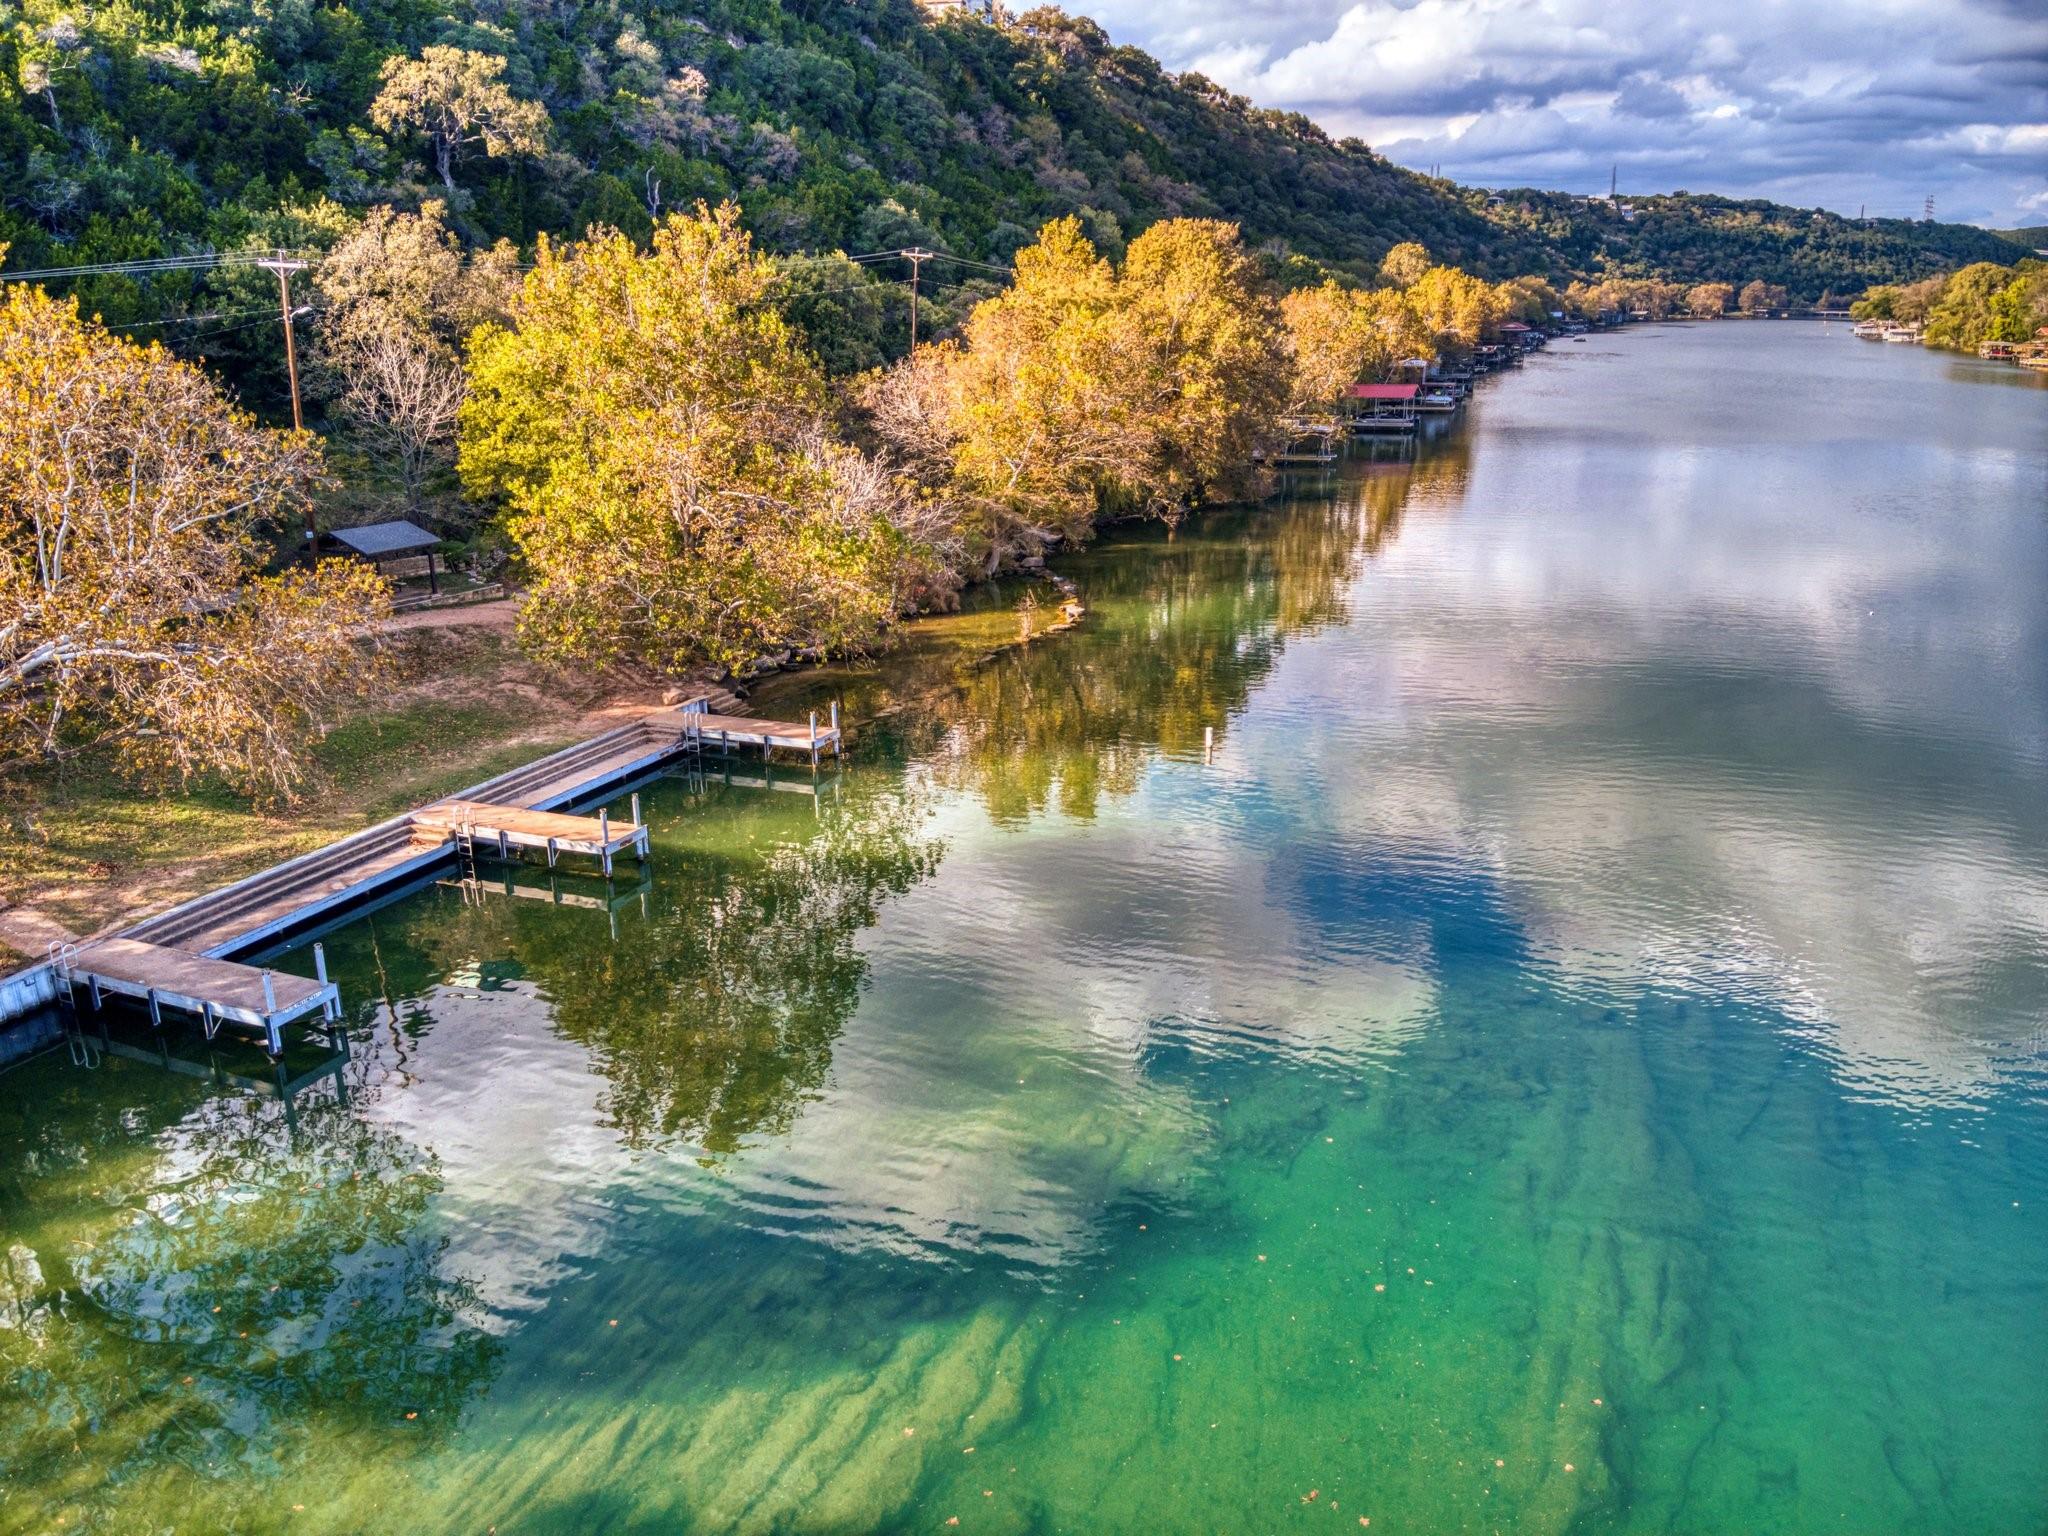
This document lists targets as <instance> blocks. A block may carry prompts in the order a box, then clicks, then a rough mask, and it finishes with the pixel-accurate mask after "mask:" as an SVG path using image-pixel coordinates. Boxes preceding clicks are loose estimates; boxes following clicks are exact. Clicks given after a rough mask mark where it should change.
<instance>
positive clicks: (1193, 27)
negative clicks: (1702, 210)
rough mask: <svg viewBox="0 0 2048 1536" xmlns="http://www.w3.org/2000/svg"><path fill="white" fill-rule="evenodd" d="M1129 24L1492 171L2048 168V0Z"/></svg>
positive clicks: (1572, 8)
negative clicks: (2039, 1) (2045, 0)
mask: <svg viewBox="0 0 2048 1536" xmlns="http://www.w3.org/2000/svg"><path fill="white" fill-rule="evenodd" d="M1093 10H1094V13H1095V14H1096V16H1097V18H1098V19H1099V20H1101V21H1102V22H1103V23H1104V24H1105V25H1106V26H1107V27H1108V28H1109V29H1110V30H1111V32H1112V33H1113V34H1114V35H1115V36H1117V37H1118V39H1119V40H1120V41H1132V42H1136V43H1139V44H1140V45H1141V46H1144V47H1147V48H1149V49H1151V50H1152V51H1153V52H1155V53H1157V54H1158V55H1159V56H1160V57H1161V59H1162V60H1163V61H1164V62H1165V63H1166V64H1167V65H1168V66H1169V67H1172V68H1179V69H1185V68H1193V69H1199V70H1200V71H1201V72H1202V73H1204V74H1206V75H1209V76H1211V77H1213V78H1214V79H1216V80H1218V81H1220V82H1221V83H1222V84H1224V85H1226V86H1228V87H1230V88H1231V89H1232V90H1236V91H1239V92H1242V93H1243V94H1245V95H1247V96H1249V97H1251V98H1252V99H1253V100H1255V101H1257V102H1259V103H1260V104H1261V105H1265V106H1273V107H1287V108H1292V109H1294V110H1297V111H1301V112H1306V113H1308V114H1309V115H1311V116H1313V117H1315V118H1317V119H1318V120H1319V121H1321V122H1322V123H1324V124H1325V125H1326V126H1327V127H1329V128H1331V129H1332V130H1333V131H1335V132H1338V133H1354V134H1358V135H1359V136H1361V137H1363V138H1365V139H1366V140H1368V142H1371V143H1372V144H1373V145H1374V146H1375V147H1376V148H1378V149H1380V150H1381V151H1382V152H1383V153H1385V154H1387V155H1389V156H1390V157H1391V158H1393V159H1395V160H1397V161H1400V162H1401V163H1404V164H1408V165H1414V166H1427V165H1433V164H1440V165H1441V166H1442V168H1443V170H1444V172H1445V173H1446V174H1447V175H1451V176H1455V177H1457V178H1459V179H1461V180H1465V181H1469V182H1476V183H1480V184H1492V185H1511V184H1516V183H1532V182H1534V183H1539V184H1554V185H1559V186H1565V187H1570V188H1573V189H1582V190H1597V189H1599V188H1600V187H1602V186H1604V184H1605V182H1606V179H1607V172H1608V169H1609V167H1610V166H1611V165H1614V164H1615V163H1617V162H1618V163H1619V164H1620V167H1621V177H1622V181H1623V183H1624V190H1627V189H1629V188H1633V189H1635V190H1638V191H1644V192H1648V191H1665V190H1671V189H1673V188H1675V187H1679V186H1683V187H1686V188H1688V189H1690V190H1692V191H1718V192H1726V193H1731V194H1735V195H1747V196H1769V197H1777V198H1780V199H1783V200H1785V201H1790V202H1794V203H1799V204H1805V205H1812V204H1818V205H1822V206H1828V207H1833V208H1836V209H1838V210H1840V211H1843V212H1853V211H1855V209H1856V208H1857V207H1858V206H1861V205H1868V207H1869V210H1870V211H1871V212H1872V213H1875V214H1884V215H1890V216H1905V215H1908V214H1913V215H1917V214H1918V212H1919V210H1920V206H1921V200H1922V198H1923V197H1924V196H1926V195H1927V194H1928V193H1930V192H1931V193H1932V194H1934V196H1935V199H1936V206H1937V211H1938V212H1939V213H1940V214H1941V215H1942V216H1943V217H1947V218H1954V219H1967V220H1975V221H1978V222H1984V223H1991V224H2006V223H2011V222H2014V221H2016V220H2019V219H2020V218H2021V217H2022V216H2023V215H2024V214H2025V213H2027V212H2028V211H2029V210H2035V211H2038V209H2039V208H2040V207H2041V206H2042V201H2041V199H2042V189H2043V187H2044V185H2048V10H2044V9H2042V8H2040V7H2038V6H2033V5H2018V4H2012V3H2007V0H1950V3H1934V0H1888V3H1880V4H1874V5H1873V4H1867V3H1863V0H1809V3H1806V4H1798V5H1767V6H1747V7H1739V8H1738V7H1725V8H1724V7H1716V8H1714V11H1713V12H1712V13H1711V14H1710V15H1703V14H1702V12H1701V11H1700V10H1697V9H1694V8H1689V7H1683V6H1673V5H1670V4H1668V3H1651V0H1348V3H1347V0H1308V3H1306V4H1301V5H1294V6H1282V5H1277V4H1272V3H1262V0H1251V3H1235V0H1232V3H1226V0H1180V3H1176V4H1173V5H1162V4H1160V3H1158V0H1103V3H1101V4H1098V5H1096V6H1094V7H1093Z"/></svg>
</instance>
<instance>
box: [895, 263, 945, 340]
mask: <svg viewBox="0 0 2048 1536" xmlns="http://www.w3.org/2000/svg"><path fill="white" fill-rule="evenodd" d="M938 254H939V253H938V252H937V251H927V250H924V249H923V248H921V247H919V246H912V247H911V248H910V249H909V250H907V251H905V252H904V253H903V259H904V260H905V261H907V262H909V263H910V350H911V351H913V352H915V351H916V350H917V280H918V276H919V274H921V273H922V272H923V271H924V264H925V263H926V262H928V261H930V260H931V259H932V258H933V257H934V256H937V255H938Z"/></svg>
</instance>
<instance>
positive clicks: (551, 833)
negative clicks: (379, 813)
mask: <svg viewBox="0 0 2048 1536" xmlns="http://www.w3.org/2000/svg"><path fill="white" fill-rule="evenodd" d="M639 809H640V797H639V796H638V795H635V796H634V797H633V812H634V814H633V820H632V821H631V822H630V823H628V824H627V825H626V826H624V827H614V826H613V825H612V823H611V818H610V816H608V815H607V814H606V813H605V812H603V811H599V812H598V813H597V814H596V815H595V816H564V815H562V814H561V813H560V812H559V811H529V810H524V809H522V808H521V807H519V806H513V805H492V804H490V803H489V802H488V801H483V800H443V801H442V802H441V803H440V804H439V805H430V806H428V807H427V808H426V809H425V810H423V811H415V812H413V817H412V824H413V825H414V826H415V827H417V828H419V829H421V830H422V831H425V832H430V833H431V832H439V833H441V834H443V835H444V836H447V837H452V838H454V839H455V843H456V848H457V850H458V852H460V853H461V854H462V855H463V857H464V859H465V860H466V861H467V862H470V863H474V862H475V858H476V848H477V845H478V844H483V845H485V846H491V845H495V846H496V848H497V851H498V856H499V857H500V858H510V857H511V856H512V850H513V849H514V848H530V849H532V850H534V851H535V852H540V853H545V854H546V855H547V856H548V868H549V869H553V868H554V867H555V861H556V859H558V858H559V857H560V856H561V855H563V854H565V853H587V854H589V855H591V856H592V857H593V858H595V859H597V860H598V861H599V862H601V863H602V864H603V865H604V872H605V873H606V874H610V873H611V872H612V859H613V858H614V856H616V855H618V854H620V853H624V852H627V851H628V850H630V851H631V852H632V853H633V855H634V856H635V857H636V858H638V859H639V860H640V861H641V862H642V863H645V862H646V860H647V852H648V849H647V828H646V827H644V826H642V825H641V824H640V815H639Z"/></svg>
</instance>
